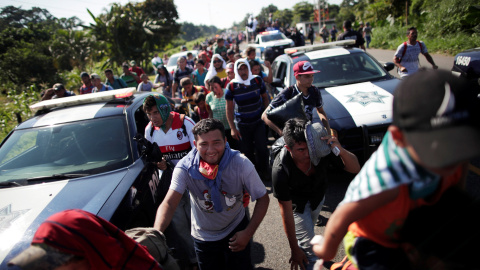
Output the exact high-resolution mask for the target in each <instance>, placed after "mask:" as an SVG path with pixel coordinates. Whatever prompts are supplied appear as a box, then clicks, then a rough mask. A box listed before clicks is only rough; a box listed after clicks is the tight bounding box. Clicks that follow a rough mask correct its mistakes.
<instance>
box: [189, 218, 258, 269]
mask: <svg viewBox="0 0 480 270" xmlns="http://www.w3.org/2000/svg"><path fill="white" fill-rule="evenodd" d="M247 225H248V215H245V217H244V218H243V220H242V221H241V222H240V224H238V226H237V227H236V228H235V229H234V230H233V231H232V232H231V233H230V234H229V235H228V236H227V237H225V238H223V239H221V240H218V241H201V240H198V239H195V238H194V239H193V241H194V245H195V252H196V253H197V260H198V266H199V267H200V270H224V269H238V270H244V269H245V270H250V269H252V270H253V265H252V259H251V257H250V246H251V241H249V242H248V244H247V246H246V247H245V249H244V250H242V251H239V252H232V251H231V250H230V248H228V242H229V239H230V238H231V237H232V236H233V235H235V233H237V232H238V231H241V230H244V229H245V228H246V227H247Z"/></svg>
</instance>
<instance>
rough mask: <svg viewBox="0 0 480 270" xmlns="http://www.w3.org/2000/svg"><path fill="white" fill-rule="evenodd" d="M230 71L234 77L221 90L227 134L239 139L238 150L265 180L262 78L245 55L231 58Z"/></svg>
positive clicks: (265, 158)
mask: <svg viewBox="0 0 480 270" xmlns="http://www.w3.org/2000/svg"><path fill="white" fill-rule="evenodd" d="M234 73H235V78H234V79H233V80H231V81H230V83H229V84H228V85H227V90H226V92H225V99H226V101H227V103H226V111H227V120H228V123H229V125H230V129H231V134H232V137H233V138H234V139H235V140H237V141H239V142H240V149H241V150H242V152H243V153H244V154H245V155H246V156H247V157H248V159H249V160H250V161H251V162H252V163H254V164H255V166H256V169H257V172H258V173H259V175H260V177H261V178H262V179H263V180H268V179H269V173H268V149H267V138H266V136H265V123H264V122H263V121H262V119H261V116H262V112H263V110H265V108H267V107H268V103H269V101H268V96H267V90H266V87H265V83H264V82H263V80H262V78H260V77H259V76H256V75H253V74H252V71H251V70H250V65H249V64H248V61H247V60H246V59H239V60H237V61H236V62H235V65H234ZM207 77H208V76H207ZM234 103H235V104H234ZM235 105H236V106H235ZM234 107H236V111H235V112H234Z"/></svg>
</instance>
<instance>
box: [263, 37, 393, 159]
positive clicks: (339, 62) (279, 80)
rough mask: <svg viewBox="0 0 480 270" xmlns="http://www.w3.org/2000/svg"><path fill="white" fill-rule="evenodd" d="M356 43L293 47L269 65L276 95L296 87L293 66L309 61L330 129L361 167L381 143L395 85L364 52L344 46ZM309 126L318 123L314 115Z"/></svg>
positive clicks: (385, 68)
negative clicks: (353, 155) (294, 85)
mask: <svg viewBox="0 0 480 270" xmlns="http://www.w3.org/2000/svg"><path fill="white" fill-rule="evenodd" d="M354 42H355V41H352V40H345V41H336V42H330V43H325V44H317V45H309V46H303V47H294V48H289V49H286V50H285V54H283V55H281V56H278V57H277V58H276V59H275V61H274V62H273V63H272V72H273V82H272V86H274V87H275V88H276V89H275V92H276V93H277V94H278V93H279V92H280V91H281V90H283V89H284V88H285V87H288V86H290V85H293V84H295V83H296V79H295V76H294V74H293V66H294V65H295V63H297V62H300V61H309V62H310V63H311V64H312V66H313V69H314V70H320V72H319V73H316V74H314V81H313V84H314V85H315V86H316V87H317V88H319V89H320V93H321V94H322V98H323V104H324V110H325V112H326V114H327V117H328V121H329V123H330V127H331V128H332V130H333V131H334V132H335V133H336V134H337V136H338V138H339V140H340V143H341V144H342V145H343V146H344V147H345V148H346V149H348V150H350V151H351V152H353V153H355V154H356V155H357V156H358V158H359V160H360V162H364V161H366V160H367V159H368V157H369V156H370V154H371V153H372V152H373V150H375V149H376V147H377V146H378V145H379V144H380V142H381V141H382V139H383V136H384V134H385V132H386V130H387V127H388V125H390V123H391V122H392V101H393V95H392V94H393V91H394V89H395V88H396V86H397V85H398V83H399V82H400V81H399V80H398V79H396V78H395V77H393V76H392V75H390V74H389V73H388V71H389V70H392V69H393V68H394V64H393V63H391V62H388V63H385V64H384V65H383V66H382V65H380V63H378V62H377V60H375V58H373V57H372V56H370V55H369V54H368V53H366V52H364V51H363V50H360V49H357V48H352V47H349V46H351V45H352V43H354ZM313 118H314V119H313V121H319V119H318V115H317V114H316V113H314V114H313Z"/></svg>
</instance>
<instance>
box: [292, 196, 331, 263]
mask: <svg viewBox="0 0 480 270" xmlns="http://www.w3.org/2000/svg"><path fill="white" fill-rule="evenodd" d="M324 202H325V196H324V197H323V200H322V201H321V202H320V204H319V205H318V206H317V208H316V209H311V207H310V202H307V204H306V205H305V210H304V211H303V213H297V212H293V220H294V221H295V234H296V236H297V241H298V245H299V246H300V248H301V249H303V251H304V252H305V255H307V259H308V265H305V267H306V269H307V270H312V269H313V265H314V264H315V262H316V261H317V259H318V258H317V256H315V254H314V253H313V250H312V245H311V244H310V241H311V240H312V238H313V237H314V236H315V222H316V221H317V218H318V215H319V214H320V211H321V210H322V207H323V203H324Z"/></svg>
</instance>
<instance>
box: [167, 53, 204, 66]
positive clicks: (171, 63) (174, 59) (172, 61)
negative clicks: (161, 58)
mask: <svg viewBox="0 0 480 270" xmlns="http://www.w3.org/2000/svg"><path fill="white" fill-rule="evenodd" d="M192 54H193V57H194V58H195V57H197V53H196V52H192ZM181 56H183V57H185V58H187V53H186V52H185V53H179V54H174V55H172V56H170V58H169V59H168V63H167V67H170V66H175V67H176V66H177V60H178V58H179V57H181Z"/></svg>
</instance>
